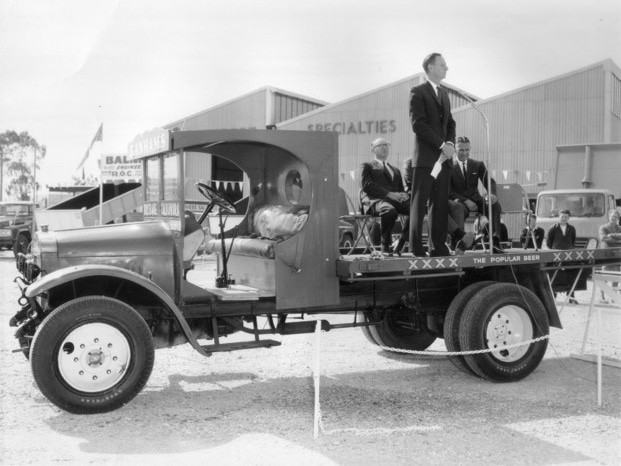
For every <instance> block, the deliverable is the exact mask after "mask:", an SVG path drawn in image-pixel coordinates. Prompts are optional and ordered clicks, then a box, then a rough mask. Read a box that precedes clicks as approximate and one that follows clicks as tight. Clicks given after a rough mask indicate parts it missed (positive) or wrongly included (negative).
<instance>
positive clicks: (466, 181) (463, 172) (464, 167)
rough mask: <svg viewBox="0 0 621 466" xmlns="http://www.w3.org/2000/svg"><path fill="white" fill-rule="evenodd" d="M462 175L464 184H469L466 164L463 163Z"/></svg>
mask: <svg viewBox="0 0 621 466" xmlns="http://www.w3.org/2000/svg"><path fill="white" fill-rule="evenodd" d="M461 173H462V174H463V175H464V182H465V183H466V184H468V176H467V172H466V162H462V163H461Z"/></svg>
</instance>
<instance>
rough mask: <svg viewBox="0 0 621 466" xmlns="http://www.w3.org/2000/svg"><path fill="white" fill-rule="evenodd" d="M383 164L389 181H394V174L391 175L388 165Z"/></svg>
mask: <svg viewBox="0 0 621 466" xmlns="http://www.w3.org/2000/svg"><path fill="white" fill-rule="evenodd" d="M382 164H383V165H384V173H386V176H387V177H388V179H389V180H391V181H392V173H390V169H389V168H388V165H386V162H382Z"/></svg>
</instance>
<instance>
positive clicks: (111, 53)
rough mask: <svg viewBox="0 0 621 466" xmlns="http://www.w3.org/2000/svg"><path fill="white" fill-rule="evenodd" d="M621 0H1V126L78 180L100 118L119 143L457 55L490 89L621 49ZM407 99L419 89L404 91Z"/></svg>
mask: <svg viewBox="0 0 621 466" xmlns="http://www.w3.org/2000/svg"><path fill="white" fill-rule="evenodd" d="M620 25H621V1H619V0H519V1H517V0H516V1H513V2H506V1H498V0H493V1H492V0H490V1H487V0H470V1H467V2H466V1H463V0H435V1H432V2H422V1H415V0H382V1H372V0H313V1H299V0H202V1H199V0H170V1H169V0H55V1H49V0H0V133H3V132H5V131H7V130H14V131H17V132H22V131H28V133H30V135H31V136H33V137H34V138H35V139H36V140H37V141H38V142H39V143H40V144H43V145H45V146H46V147H47V156H46V159H45V160H44V162H43V164H42V167H41V170H40V171H39V172H38V180H39V182H40V183H41V184H42V185H44V186H45V185H49V186H57V185H58V184H65V183H69V182H70V180H71V175H73V174H76V169H77V167H78V165H79V163H80V160H81V159H82V157H83V156H84V154H85V152H86V151H87V149H88V147H89V145H90V143H91V140H92V139H93V136H94V135H95V133H96V131H97V128H98V127H99V124H100V123H101V122H103V124H104V138H103V147H102V150H103V151H104V153H125V152H126V150H127V144H128V143H129V142H130V141H131V140H132V139H133V138H134V137H135V136H136V135H138V134H140V133H143V132H145V131H147V130H150V129H153V128H155V127H160V126H163V125H165V124H167V123H170V122H173V121H175V120H178V119H181V118H183V117H185V116H188V115H191V114H193V113H197V112H199V111H202V110H204V109H207V108H209V107H212V106H214V105H217V104H220V103H223V102H226V101H228V100H231V99H234V98H236V97H239V96H241V95H244V94H247V93H249V92H251V91H254V90H256V89H259V88H262V87H264V86H273V87H276V88H280V89H283V90H286V91H289V92H293V93H297V94H301V95H304V96H308V97H312V98H315V99H319V100H323V101H326V102H330V103H332V102H338V101H340V100H343V99H347V98H350V97H353V96H356V95H358V94H361V93H364V92H367V91H370V90H372V89H375V88H377V87H381V86H385V85H388V84H390V83H393V82H396V81H399V80H402V79H404V78H407V77H409V76H412V75H414V74H417V73H419V72H421V71H422V68H421V63H422V59H423V58H424V57H425V55H427V54H429V53H430V52H440V53H442V54H443V56H444V57H445V59H446V61H447V64H448V66H449V71H448V74H447V77H446V79H445V82H447V83H449V84H451V85H453V86H456V87H459V88H461V89H463V90H465V91H467V92H469V93H471V94H474V95H475V96H477V97H479V98H488V97H492V96H494V95H498V94H502V93H504V92H508V91H511V90H513V89H517V88H520V87H523V86H527V85H529V84H533V83H535V82H538V81H542V80H545V79H549V78H553V77H555V76H558V75H560V74H564V73H569V72H572V71H574V70H576V69H579V68H583V67H586V66H589V65H592V64H593V63H596V62H599V61H601V60H604V59H607V58H611V59H612V60H613V61H614V62H615V63H616V64H617V65H618V66H621V26H620ZM404 98H407V97H406V96H404Z"/></svg>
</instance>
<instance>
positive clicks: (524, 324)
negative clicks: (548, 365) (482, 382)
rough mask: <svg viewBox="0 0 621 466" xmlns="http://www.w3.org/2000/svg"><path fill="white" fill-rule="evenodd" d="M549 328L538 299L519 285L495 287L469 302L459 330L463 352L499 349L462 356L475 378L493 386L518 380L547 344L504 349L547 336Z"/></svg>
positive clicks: (530, 370)
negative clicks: (477, 376) (497, 383)
mask: <svg viewBox="0 0 621 466" xmlns="http://www.w3.org/2000/svg"><path fill="white" fill-rule="evenodd" d="M549 330H550V325H549V322H548V316H547V314H546V311H545V308H544V307H543V304H542V303H541V301H539V298H537V296H536V295H535V294H534V293H533V292H532V291H530V290H529V289H528V288H525V287H523V286H520V285H515V284H511V283H498V284H496V285H490V286H487V287H485V288H483V289H482V290H481V291H480V292H479V293H477V294H476V295H475V296H474V297H473V298H472V299H470V300H469V301H468V303H467V304H466V307H465V308H464V312H463V315H462V318H461V323H460V326H459V344H460V345H461V348H462V350H463V351H474V350H478V349H487V348H498V351H495V352H493V353H482V354H474V355H467V356H464V358H465V361H466V363H467V364H468V366H469V367H470V369H472V370H473V371H474V372H475V373H476V374H478V375H480V376H481V377H483V378H485V379H488V380H492V381H495V382H513V381H516V380H521V379H523V378H524V377H526V376H528V375H529V374H530V373H531V372H533V371H534V370H535V369H536V368H537V366H539V363H540V362H541V360H542V359H543V356H544V354H545V352H546V349H547V347H548V340H547V339H545V340H541V341H538V342H535V343H530V344H529V345H526V346H520V347H517V348H511V349H503V346H504V345H506V346H509V345H511V344H515V343H520V342H522V341H528V340H531V339H534V338H537V337H540V336H543V335H548V334H549Z"/></svg>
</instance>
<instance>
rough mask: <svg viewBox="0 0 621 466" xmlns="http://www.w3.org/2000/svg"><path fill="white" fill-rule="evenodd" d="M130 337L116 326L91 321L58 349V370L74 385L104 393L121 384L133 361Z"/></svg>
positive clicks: (90, 391)
mask: <svg viewBox="0 0 621 466" xmlns="http://www.w3.org/2000/svg"><path fill="white" fill-rule="evenodd" d="M130 359H131V351H130V347H129V343H128V341H127V339H126V337H125V336H124V335H123V333H122V332H121V331H119V330H118V329H117V328H116V327H113V326H111V325H108V324H104V323H91V324H85V325H82V326H80V327H78V328H76V329H74V330H72V331H71V332H70V333H69V335H67V337H66V338H65V339H64V340H63V342H62V344H61V346H60V350H59V352H58V369H59V370H60V373H61V375H62V377H63V379H64V381H65V382H66V383H68V384H69V385H70V386H71V387H72V388H74V389H76V390H79V391H82V392H87V393H93V392H100V391H103V390H107V389H109V388H111V387H113V386H114V385H115V384H117V383H118V382H119V381H120V380H121V379H122V378H123V375H124V374H125V370H126V368H127V366H128V364H129V363H130Z"/></svg>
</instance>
